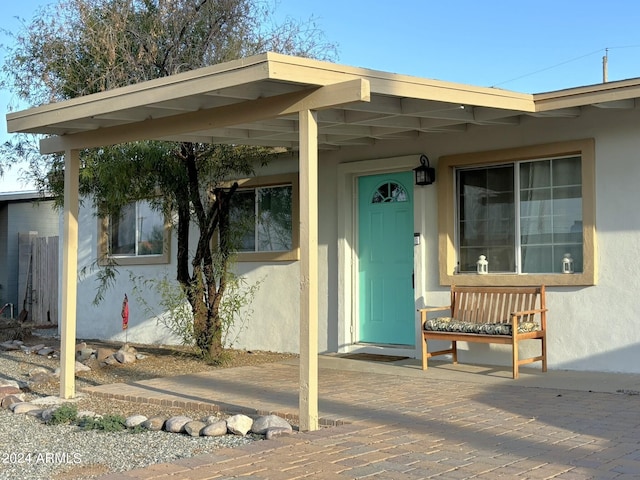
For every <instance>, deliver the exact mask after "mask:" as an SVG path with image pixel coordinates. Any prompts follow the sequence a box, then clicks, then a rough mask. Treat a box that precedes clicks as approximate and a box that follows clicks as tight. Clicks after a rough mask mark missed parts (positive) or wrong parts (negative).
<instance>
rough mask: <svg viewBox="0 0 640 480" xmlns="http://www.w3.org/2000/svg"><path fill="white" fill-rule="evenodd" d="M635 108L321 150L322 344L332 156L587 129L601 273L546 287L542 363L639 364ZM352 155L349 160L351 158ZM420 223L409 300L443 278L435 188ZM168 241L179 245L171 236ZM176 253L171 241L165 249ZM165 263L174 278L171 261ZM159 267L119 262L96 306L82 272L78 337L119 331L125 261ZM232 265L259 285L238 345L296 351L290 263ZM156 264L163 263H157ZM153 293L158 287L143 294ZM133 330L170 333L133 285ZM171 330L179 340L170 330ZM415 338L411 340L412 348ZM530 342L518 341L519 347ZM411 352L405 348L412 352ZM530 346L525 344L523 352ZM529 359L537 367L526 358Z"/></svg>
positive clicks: (334, 309)
mask: <svg viewBox="0 0 640 480" xmlns="http://www.w3.org/2000/svg"><path fill="white" fill-rule="evenodd" d="M639 127H640V109H635V110H608V109H598V108H593V107H589V108H585V109H583V114H582V115H581V116H580V117H578V118H555V119H554V118H533V117H525V118H523V119H522V121H521V122H520V124H519V125H517V126H482V127H477V126H470V127H469V128H468V129H467V131H465V132H459V133H448V134H422V135H420V136H416V138H415V139H413V140H406V139H405V140H402V141H395V142H389V143H382V142H380V143H378V144H376V145H372V146H367V147H353V148H350V149H342V150H335V151H330V152H321V154H320V162H319V164H320V172H319V191H320V199H319V202H320V213H319V266H320V279H319V280H320V287H319V288H320V295H319V299H320V305H319V319H320V327H319V350H320V351H321V352H323V351H332V352H333V351H345V350H347V349H348V348H349V344H350V341H351V336H350V327H351V318H350V316H349V315H348V314H345V312H344V311H341V307H340V305H343V304H344V303H345V300H348V299H347V298H346V297H348V296H350V295H351V291H350V290H348V289H345V288H342V287H341V286H340V285H339V280H340V275H341V271H342V274H343V275H346V274H345V273H344V272H345V271H346V270H348V266H345V265H341V263H340V262H339V257H340V252H339V249H338V243H339V242H338V236H339V235H342V234H343V230H342V229H341V228H340V227H339V225H338V221H337V218H338V211H339V208H340V209H345V208H351V206H349V205H340V206H338V198H339V196H340V195H339V193H340V192H339V191H338V189H339V188H341V187H340V185H341V178H340V177H339V171H340V168H339V165H340V164H344V163H346V162H363V163H362V165H363V166H366V165H367V162H371V161H374V160H378V159H390V160H389V162H393V160H392V159H393V158H398V157H403V156H407V155H410V156H415V166H417V165H418V158H419V154H421V153H426V154H427V155H428V156H429V158H430V159H431V162H432V166H437V161H438V158H439V157H441V156H443V155H450V154H459V153H466V152H475V151H482V150H494V149H502V148H511V147H519V146H523V145H535V144H542V143H550V142H558V141H565V140H573V139H583V138H594V139H595V145H596V199H597V201H596V227H597V245H598V250H597V262H598V265H599V276H598V283H597V285H596V286H590V287H550V288H549V289H548V296H547V301H548V307H549V317H548V329H549V333H548V342H549V345H548V352H549V368H551V369H575V370H601V371H622V372H635V373H640V329H638V328H636V326H635V324H636V317H637V316H638V313H637V301H636V298H637V296H638V293H637V292H639V291H640V275H638V273H637V272H640V255H638V248H637V243H638V241H639V240H640V213H638V207H637V205H638V203H639V200H640V193H638V191H639V190H638V186H637V183H638V179H640V158H639V157H640V135H638V134H637V132H638V131H639ZM354 165H356V164H354ZM296 168H297V163H296V161H295V159H289V160H286V161H284V162H281V163H278V164H274V165H271V166H269V167H267V168H266V169H265V170H263V171H262V172H261V173H264V174H266V173H283V172H291V171H295V170H296ZM415 199H416V202H415V203H416V214H415V224H416V231H420V233H421V234H422V241H421V244H420V246H418V247H415V255H416V305H417V306H420V305H422V304H425V303H428V304H431V305H433V304H444V303H446V301H447V299H448V293H447V287H444V286H440V285H439V280H438V265H437V260H438V246H437V230H436V227H437V223H436V221H437V211H438V210H437V199H436V194H435V186H432V187H420V188H417V189H416V192H415ZM95 228H96V220H95V218H94V217H92V215H91V213H90V212H88V211H86V210H83V213H82V215H81V219H80V242H81V243H80V259H79V261H80V268H82V267H83V266H90V265H91V263H92V262H93V260H94V259H95V254H96V251H97V250H96V244H97V239H96V238H95V236H96V232H95ZM173 247H174V248H175V245H174V246H173ZM173 251H175V250H173ZM173 262H174V260H173V256H172V264H170V265H168V266H167V267H166V269H167V270H168V271H169V275H170V276H173V277H175V264H174V263H173ZM159 269H160V268H159V267H126V268H122V269H121V275H120V276H119V278H118V282H117V287H116V288H115V289H112V290H111V291H110V292H109V293H108V294H107V298H106V299H105V302H103V304H101V305H100V306H98V307H95V306H93V305H92V304H91V300H92V298H93V294H94V289H95V281H94V278H93V277H92V276H91V275H89V276H87V277H86V278H84V279H82V280H81V281H80V285H79V293H78V298H79V300H78V337H79V338H96V337H97V338H112V339H123V338H124V335H123V334H122V331H121V329H120V303H121V300H122V296H123V294H124V292H127V291H130V290H131V288H132V285H131V284H130V283H129V279H128V274H127V271H128V270H135V273H136V275H154V274H155V273H156V272H157V271H158V270H159ZM237 269H238V272H239V273H241V274H243V275H246V276H247V280H248V281H249V282H250V283H253V282H255V281H258V280H261V281H262V285H261V288H260V291H259V292H258V294H257V296H256V298H255V302H254V304H253V310H254V313H253V316H252V317H251V318H250V319H249V320H248V321H247V323H246V325H245V328H243V329H242V330H241V331H240V332H239V335H238V342H237V343H236V345H235V346H237V347H241V348H247V349H260V350H274V351H287V352H297V350H298V344H299V341H298V322H299V318H298V315H299V305H298V303H299V302H298V296H299V265H298V262H278V263H273V264H266V265H263V264H256V263H242V264H239V265H238V266H237ZM160 270H162V269H160ZM149 298H150V299H151V300H153V299H154V294H153V293H152V292H150V293H149ZM130 308H131V312H132V313H131V320H130V330H129V332H128V334H129V340H130V341H136V342H156V343H157V342H160V343H162V342H168V341H171V338H170V336H168V335H166V332H162V331H161V330H160V329H158V328H157V326H156V322H155V320H154V319H153V318H146V317H145V315H144V314H142V313H141V310H140V308H139V305H137V304H136V302H135V299H132V298H131V295H130ZM173 340H175V339H173ZM417 345H418V344H417ZM417 345H416V346H417ZM525 348H526V347H525ZM417 352H418V350H417V349H416V350H413V351H412V352H411V353H412V354H415V355H416V356H417V355H418V353H417ZM523 353H526V352H523ZM460 361H461V362H474V363H488V364H505V365H506V364H508V363H509V361H510V355H509V354H508V353H507V351H506V350H505V349H503V348H500V347H498V346H496V345H491V346H490V345H479V344H477V345H471V346H470V347H469V349H468V350H467V348H465V347H464V346H463V351H462V352H461V354H460ZM532 368H537V367H536V365H535V364H534V365H533V366H532Z"/></svg>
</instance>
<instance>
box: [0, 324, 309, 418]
mask: <svg viewBox="0 0 640 480" xmlns="http://www.w3.org/2000/svg"><path fill="white" fill-rule="evenodd" d="M78 342H84V343H86V345H87V347H90V348H92V349H94V350H97V349H99V348H104V349H111V350H113V351H116V350H118V349H119V348H120V347H122V343H117V342H104V341H99V340H79V341H78ZM24 343H25V345H29V346H33V345H37V344H45V345H47V346H51V347H53V348H55V349H56V353H57V352H59V349H60V341H59V339H56V338H47V337H40V336H36V337H29V338H26V339H25V340H24ZM129 345H131V346H133V347H134V348H135V349H136V350H137V352H138V353H139V354H141V355H142V356H143V358H141V359H139V360H137V361H136V362H134V363H129V364H116V365H108V366H101V365H100V363H99V362H98V361H97V360H96V359H95V358H91V359H89V360H87V361H85V362H83V363H84V364H86V365H87V366H89V367H90V368H91V370H90V371H87V372H78V373H77V374H76V391H77V392H79V393H80V394H79V399H78V400H77V406H78V409H79V410H90V411H93V412H96V413H100V414H106V413H110V414H116V413H117V414H120V415H124V416H127V415H133V414H143V415H146V416H151V415H167V416H168V415H173V414H188V413H192V414H198V415H202V414H203V412H202V411H199V412H183V411H179V412H178V411H176V410H174V409H172V408H170V407H166V406H160V405H148V404H144V405H141V404H140V403H133V402H125V401H119V400H112V399H109V400H107V399H103V398H100V397H95V396H91V395H86V394H83V393H82V389H83V387H88V386H95V385H105V384H112V383H122V382H124V383H131V382H136V381H139V380H147V379H151V378H157V377H167V376H174V375H182V374H187V373H194V372H198V371H206V370H209V369H215V368H233V367H240V366H248V365H258V364H263V363H272V362H278V361H282V360H287V359H291V358H296V357H297V355H293V354H282V353H273V352H264V351H243V350H227V351H226V352H225V358H224V362H223V363H222V364H221V365H208V364H207V363H205V362H204V361H202V360H200V359H198V358H197V357H195V356H194V355H193V354H192V353H191V352H190V350H189V349H186V348H182V347H179V346H158V345H140V344H134V343H130V344H129ZM59 366H60V358H59V355H56V354H54V355H49V356H42V355H38V354H36V353H31V354H26V353H25V352H23V351H22V350H20V351H2V350H0V378H7V379H14V380H18V381H21V382H29V386H28V388H27V389H25V392H26V393H27V397H28V398H27V399H31V398H35V397H42V396H47V395H54V396H58V395H59V394H60V383H59V380H58V379H57V378H55V377H52V376H50V377H49V380H48V381H44V382H42V381H40V382H31V381H30V379H31V378H33V372H36V371H38V370H37V369H39V368H44V369H45V370H46V371H47V372H53V371H54V370H55V369H56V368H58V367H59Z"/></svg>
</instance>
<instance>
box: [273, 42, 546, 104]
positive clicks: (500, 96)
mask: <svg viewBox="0 0 640 480" xmlns="http://www.w3.org/2000/svg"><path fill="white" fill-rule="evenodd" d="M269 60H270V61H269V78H272V79H276V80H282V81H287V82H300V81H305V82H306V83H311V82H314V83H317V84H320V85H326V84H331V83H336V82H338V81H344V80H347V79H349V78H366V79H367V80H369V82H371V93H372V94H379V95H389V96H393V97H400V98H413V99H421V100H433V101H439V102H444V103H453V104H468V105H474V106H486V107H493V108H504V109H508V110H516V111H523V112H533V111H534V108H535V106H534V103H533V95H531V94H525V93H517V92H511V91H509V90H502V89H498V88H486V87H474V86H471V85H464V84H460V83H452V82H443V81H440V80H431V79H425V78H419V77H413V76H409V75H399V74H396V73H388V72H382V71H377V70H369V69H364V68H357V67H348V66H344V65H337V64H334V63H330V62H321V61H317V60H311V59H306V58H305V59H302V58H298V57H290V56H287V55H278V54H270V56H269Z"/></svg>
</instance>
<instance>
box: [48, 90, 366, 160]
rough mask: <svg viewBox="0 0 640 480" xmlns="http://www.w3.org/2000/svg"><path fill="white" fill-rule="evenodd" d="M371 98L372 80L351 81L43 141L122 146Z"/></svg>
mask: <svg viewBox="0 0 640 480" xmlns="http://www.w3.org/2000/svg"><path fill="white" fill-rule="evenodd" d="M370 99H371V93H370V85H369V81H368V80H363V79H357V80H348V81H346V82H342V83H336V84H332V85H326V86H324V87H317V88H310V89H305V90H300V91H297V92H292V93H287V94H283V95H277V96H272V97H265V98H259V99H257V100H251V101H246V102H241V103H236V104H233V105H224V106H222V107H216V108H209V109H204V110H198V111H195V112H189V113H181V114H177V115H172V116H169V117H162V118H151V119H148V120H143V121H139V122H131V123H127V124H123V125H117V126H113V127H105V128H98V129H96V130H91V131H87V132H82V133H76V134H69V135H62V136H57V137H49V138H45V139H43V140H41V141H40V152H41V153H43V154H49V153H58V152H63V151H65V150H70V149H83V148H93V147H103V146H107V145H115V144H118V143H125V142H134V141H139V140H152V139H158V138H163V137H169V136H175V135H179V134H188V133H192V132H202V131H205V130H209V129H214V128H223V127H230V126H233V125H241V124H244V123H251V122H255V121H258V120H266V119H269V118H276V117H279V116H282V115H289V114H292V113H296V114H297V113H298V112H300V111H302V110H317V109H323V108H331V107H335V106H338V105H344V104H348V103H352V102H363V101H364V102H368V101H370Z"/></svg>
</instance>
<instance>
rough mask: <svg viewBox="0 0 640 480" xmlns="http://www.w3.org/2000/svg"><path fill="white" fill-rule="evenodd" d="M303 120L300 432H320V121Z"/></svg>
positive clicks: (304, 116)
mask: <svg viewBox="0 0 640 480" xmlns="http://www.w3.org/2000/svg"><path fill="white" fill-rule="evenodd" d="M299 117H300V132H299V135H300V155H299V160H298V162H299V164H300V430H302V431H311V430H317V429H318V118H317V114H316V112H312V111H310V110H303V111H301V112H300V114H299Z"/></svg>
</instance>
